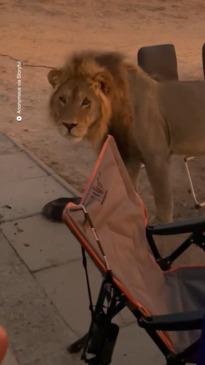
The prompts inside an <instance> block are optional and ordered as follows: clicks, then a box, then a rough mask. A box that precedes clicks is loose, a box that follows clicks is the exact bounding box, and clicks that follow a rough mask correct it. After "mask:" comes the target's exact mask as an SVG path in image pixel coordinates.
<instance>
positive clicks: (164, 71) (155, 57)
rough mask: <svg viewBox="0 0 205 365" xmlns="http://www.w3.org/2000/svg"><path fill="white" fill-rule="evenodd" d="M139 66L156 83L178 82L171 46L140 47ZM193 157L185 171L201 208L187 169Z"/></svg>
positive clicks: (188, 159)
mask: <svg viewBox="0 0 205 365" xmlns="http://www.w3.org/2000/svg"><path fill="white" fill-rule="evenodd" d="M202 59H203V68H204V75H205V45H203V48H202ZM138 64H139V66H140V67H141V68H142V69H143V70H144V71H145V72H147V73H148V74H149V75H150V76H152V77H153V78H154V79H155V80H157V81H172V80H178V79H179V76H178V67H177V57H176V51H175V47H174V45H173V44H160V45H153V46H146V47H142V48H140V49H139V51H138ZM194 158H195V157H193V156H186V157H185V158H184V163H185V169H186V173H187V177H188V181H189V185H190V190H191V193H192V196H193V199H194V202H195V205H196V207H203V206H204V205H205V201H199V199H198V198H197V194H196V189H195V187H194V183H193V179H192V176H191V171H190V168H189V163H190V161H192V160H194Z"/></svg>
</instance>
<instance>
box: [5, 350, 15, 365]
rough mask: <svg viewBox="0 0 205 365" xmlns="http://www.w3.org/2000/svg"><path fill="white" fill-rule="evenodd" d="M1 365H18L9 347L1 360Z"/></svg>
mask: <svg viewBox="0 0 205 365" xmlns="http://www.w3.org/2000/svg"><path fill="white" fill-rule="evenodd" d="M2 365H18V363H17V360H16V358H15V356H14V354H13V352H12V351H11V350H10V349H9V350H8V351H7V354H6V356H5V358H4V360H3V362H2Z"/></svg>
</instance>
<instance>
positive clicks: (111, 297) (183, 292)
mask: <svg viewBox="0 0 205 365" xmlns="http://www.w3.org/2000/svg"><path fill="white" fill-rule="evenodd" d="M63 218H64V221H65V223H66V225H67V226H68V228H69V229H70V230H71V231H72V232H73V234H74V235H75V237H76V238H77V240H78V241H79V243H80V245H81V248H82V253H83V264H84V267H85V270H86V278H87V283H88V293H89V299H90V309H91V317H92V318H91V325H90V329H89V331H88V334H87V336H86V337H84V347H83V352H82V358H83V359H84V360H85V361H86V362H87V363H89V364H93V365H94V364H95V365H106V364H110V363H111V359H112V352H113V348H114V345H115V342H116V339H117V335H118V331H119V328H118V326H117V325H116V324H115V323H114V318H115V316H116V315H117V314H118V313H119V312H120V311H121V310H122V309H123V308H124V307H127V308H129V310H130V311H131V312H132V313H133V315H134V316H135V317H136V320H137V322H138V325H139V326H141V327H143V328H144V329H145V331H146V332H147V333H148V334H149V336H150V337H151V338H152V340H153V341H154V342H155V344H156V345H157V346H158V347H159V349H160V350H161V351H162V353H163V354H164V356H165V359H166V364H167V365H181V364H186V363H188V362H193V363H196V357H197V351H198V343H199V338H200V334H201V327H202V323H203V318H204V315H205V285H204V281H205V265H204V266H203V265H201V266H198V267H197V266H182V267H177V268H175V269H172V268H171V264H172V262H173V261H174V260H175V259H176V258H177V257H178V256H179V255H181V254H182V253H183V252H184V251H185V250H186V249H187V248H188V247H189V246H190V245H193V244H195V245H197V246H199V247H200V248H201V249H202V250H203V248H204V245H205V235H204V231H205V219H202V218H201V219H198V220H196V219H195V220H192V221H188V222H187V221H186V222H182V223H177V225H176V224H174V223H173V224H167V225H158V226H148V227H147V226H146V224H147V220H146V210H145V207H144V205H143V202H142V200H141V199H140V197H139V196H138V195H137V193H136V192H135V190H134V188H133V185H132V183H131V181H130V178H129V176H128V173H127V170H126V168H125V166H124V164H123V161H122V159H121V157H120V154H119V152H118V149H117V146H116V144H115V142H114V139H113V138H112V137H111V136H109V137H108V138H107V140H106V142H105V144H104V146H103V148H102V151H101V153H100V155H99V158H98V160H97V162H96V165H95V167H94V170H93V174H92V175H91V178H90V180H89V183H88V185H87V188H86V190H85V193H84V195H83V197H82V199H81V201H80V203H79V204H74V203H72V202H70V203H68V204H67V206H66V207H65V209H64V213H63ZM180 233H186V234H187V236H188V237H186V239H185V241H184V242H182V244H181V245H180V246H179V247H178V248H177V249H176V250H175V251H174V252H172V253H170V255H169V256H167V257H165V258H163V257H161V255H160V252H159V250H158V248H157V246H156V244H155V240H154V237H155V235H164V236H166V235H171V234H180ZM165 239H166V238H165ZM202 253H203V251H202ZM86 254H88V255H89V256H90V258H91V259H92V260H93V262H94V263H95V265H96V266H97V268H98V269H99V270H100V272H101V273H102V276H103V281H102V286H101V288H100V292H99V296H98V300H97V303H96V304H95V305H94V304H93V301H92V294H91V288H90V285H89V275H88V271H87V265H86ZM202 257H203V254H202ZM133 341H135V339H134V338H133ZM78 344H79V343H78ZM81 344H82V343H81Z"/></svg>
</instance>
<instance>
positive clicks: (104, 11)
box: [0, 0, 205, 218]
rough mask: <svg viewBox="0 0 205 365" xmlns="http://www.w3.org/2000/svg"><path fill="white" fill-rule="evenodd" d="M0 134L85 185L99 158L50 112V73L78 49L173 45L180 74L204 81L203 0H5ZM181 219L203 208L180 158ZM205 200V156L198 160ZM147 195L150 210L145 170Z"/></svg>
mask: <svg viewBox="0 0 205 365" xmlns="http://www.w3.org/2000/svg"><path fill="white" fill-rule="evenodd" d="M0 34H1V37H0V71H1V76H0V105H1V120H0V132H5V133H7V134H8V135H10V136H11V137H12V138H13V139H14V140H16V141H18V142H20V143H22V144H23V145H25V146H26V147H28V148H29V149H30V150H31V151H33V152H34V153H35V154H36V155H37V156H38V157H39V158H40V159H42V160H43V161H44V162H46V163H47V164H48V165H50V166H51V167H52V168H53V169H54V170H55V171H56V172H57V173H58V174H60V175H61V176H63V177H64V178H65V179H66V180H67V181H68V182H69V183H70V184H71V185H72V186H74V187H75V188H76V189H78V190H82V188H83V186H84V183H85V180H86V178H87V176H88V174H89V172H90V169H91V166H92V163H93V161H94V159H95V156H94V154H93V152H92V150H91V148H90V146H89V145H88V144H86V143H80V144H73V143H68V142H67V141H66V140H65V139H64V138H63V137H61V136H59V135H58V132H57V130H56V129H55V128H54V127H53V125H52V124H51V122H50V120H49V116H48V98H49V94H50V86H49V84H48V82H47V73H48V71H49V68H50V67H52V66H59V65H61V64H62V62H63V61H64V59H65V56H66V55H67V54H68V53H69V52H72V51H73V50H78V49H86V48H97V49H112V50H119V51H123V52H125V53H127V54H128V55H130V56H132V57H136V54H137V50H138V49H139V48H140V47H141V46H143V45H149V44H160V43H174V44H175V47H176V51H177V58H178V66H179V75H180V78H181V79H202V78H203V72H202V61H201V47H202V44H203V43H204V42H205V2H204V1H203V0H181V1H178V0H152V1H150V0H126V1H124V0H110V1H106V0H87V1H86V0H53V1H48V0H44V1H40V0H35V1H32V0H29V1H28V0H7V1H0ZM18 61H20V62H21V63H22V71H21V76H22V85H21V90H22V105H21V109H22V110H21V116H22V121H21V122H17V121H16V116H17V62H18ZM172 170H173V174H172V175H173V189H174V196H175V217H176V218H181V217H187V216H194V215H198V214H204V213H205V210H204V208H203V209H200V210H196V209H195V207H194V202H193V199H192V198H191V196H190V192H189V185H188V182H187V177H186V174H185V168H184V164H183V160H182V157H180V158H174V160H173V164H172ZM193 174H194V179H195V182H196V186H197V187H198V191H199V196H200V197H201V198H204V199H205V187H204V177H205V158H201V159H200V160H197V161H196V162H194V163H193ZM139 190H140V193H141V194H142V196H143V198H144V199H145V202H146V205H147V206H148V208H150V210H152V209H153V200H152V194H151V191H150V187H149V184H148V182H147V179H146V176H145V175H144V172H143V171H142V174H141V176H140V187H139Z"/></svg>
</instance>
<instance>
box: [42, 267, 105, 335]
mask: <svg viewBox="0 0 205 365" xmlns="http://www.w3.org/2000/svg"><path fill="white" fill-rule="evenodd" d="M89 273H90V275H89V276H90V282H91V287H92V292H93V301H94V303H95V302H96V298H97V294H98V291H99V288H100V283H101V274H100V273H99V271H98V270H97V269H96V267H94V265H93V264H92V263H91V262H89ZM35 277H36V278H37V280H38V281H39V283H40V284H41V286H42V287H43V288H44V289H45V291H46V293H47V294H48V296H49V297H50V298H51V299H52V301H53V303H54V304H55V306H56V308H57V309H58V311H59V312H60V313H61V315H62V317H63V318H64V320H65V321H66V323H68V324H69V325H70V326H71V328H72V329H73V330H74V331H75V332H76V334H77V335H83V334H85V332H86V331H87V330H88V328H89V324H90V312H89V309H88V308H89V302H88V294H87V287H86V280H85V275H84V269H83V266H82V264H81V261H77V262H73V263H70V264H67V265H62V266H60V267H56V268H51V269H48V270H43V271H41V272H38V273H36V274H35Z"/></svg>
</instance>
